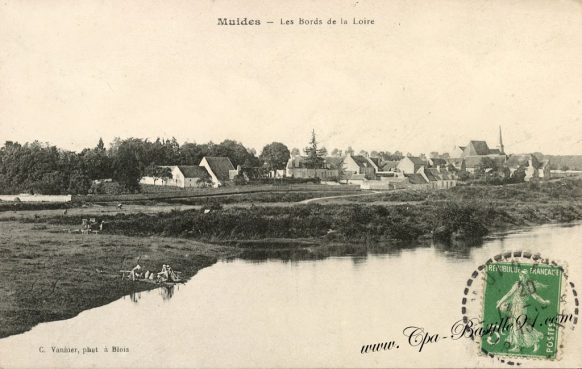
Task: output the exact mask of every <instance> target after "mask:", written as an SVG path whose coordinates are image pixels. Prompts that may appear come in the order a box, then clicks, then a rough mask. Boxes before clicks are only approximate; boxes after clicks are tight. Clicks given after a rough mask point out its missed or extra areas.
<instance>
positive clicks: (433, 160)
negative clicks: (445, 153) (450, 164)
mask: <svg viewBox="0 0 582 369" xmlns="http://www.w3.org/2000/svg"><path fill="white" fill-rule="evenodd" d="M428 160H430V162H431V163H432V165H446V164H447V161H446V160H445V159H443V158H430V159H428Z"/></svg>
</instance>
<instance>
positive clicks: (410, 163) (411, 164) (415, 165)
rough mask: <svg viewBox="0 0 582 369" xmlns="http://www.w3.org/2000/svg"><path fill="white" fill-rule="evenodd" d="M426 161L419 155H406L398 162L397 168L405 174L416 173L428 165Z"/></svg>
mask: <svg viewBox="0 0 582 369" xmlns="http://www.w3.org/2000/svg"><path fill="white" fill-rule="evenodd" d="M426 165H427V163H426V161H424V160H422V159H421V158H419V157H417V156H406V157H404V158H402V160H400V161H399V162H398V165H397V166H396V169H398V171H400V172H402V173H404V174H415V173H416V171H418V170H419V169H420V167H422V166H426Z"/></svg>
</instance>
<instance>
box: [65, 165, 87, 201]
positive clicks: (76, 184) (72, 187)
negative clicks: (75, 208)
mask: <svg viewBox="0 0 582 369" xmlns="http://www.w3.org/2000/svg"><path fill="white" fill-rule="evenodd" d="M92 184H93V183H92V181H91V178H89V176H88V175H86V174H85V173H83V172H81V171H75V172H73V173H71V175H70V176H69V187H68V188H67V192H68V193H69V194H71V195H84V194H86V193H87V192H88V191H89V189H90V188H91V185H92Z"/></svg>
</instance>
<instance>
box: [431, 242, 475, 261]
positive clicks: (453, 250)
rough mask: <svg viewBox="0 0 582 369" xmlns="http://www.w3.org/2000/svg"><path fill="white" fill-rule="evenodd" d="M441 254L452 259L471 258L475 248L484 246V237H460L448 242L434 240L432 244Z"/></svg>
mask: <svg viewBox="0 0 582 369" xmlns="http://www.w3.org/2000/svg"><path fill="white" fill-rule="evenodd" d="M431 246H432V247H433V248H434V249H435V250H437V251H438V252H439V253H440V254H442V255H444V256H445V257H447V258H452V259H470V258H471V251H472V250H473V249H474V248H479V247H481V246H483V240H482V239H458V240H449V241H447V242H443V241H434V242H433V243H432V245H431Z"/></svg>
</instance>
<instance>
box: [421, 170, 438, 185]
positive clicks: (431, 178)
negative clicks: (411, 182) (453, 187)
mask: <svg viewBox="0 0 582 369" xmlns="http://www.w3.org/2000/svg"><path fill="white" fill-rule="evenodd" d="M422 169H423V170H424V175H425V176H426V179H428V180H429V181H430V182H436V181H438V180H439V178H438V177H437V176H435V175H434V174H433V173H432V172H431V171H430V170H429V169H428V168H426V167H425V168H422Z"/></svg>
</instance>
